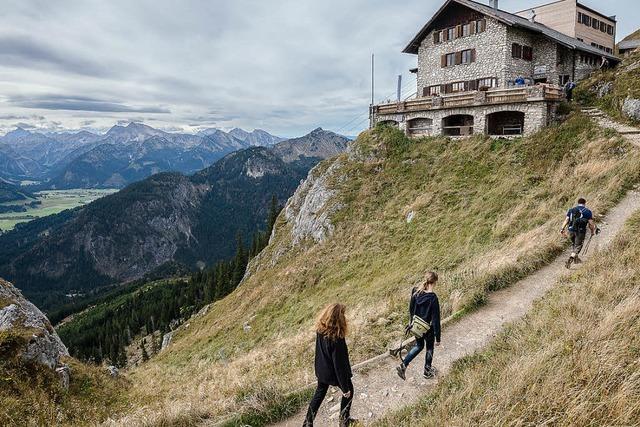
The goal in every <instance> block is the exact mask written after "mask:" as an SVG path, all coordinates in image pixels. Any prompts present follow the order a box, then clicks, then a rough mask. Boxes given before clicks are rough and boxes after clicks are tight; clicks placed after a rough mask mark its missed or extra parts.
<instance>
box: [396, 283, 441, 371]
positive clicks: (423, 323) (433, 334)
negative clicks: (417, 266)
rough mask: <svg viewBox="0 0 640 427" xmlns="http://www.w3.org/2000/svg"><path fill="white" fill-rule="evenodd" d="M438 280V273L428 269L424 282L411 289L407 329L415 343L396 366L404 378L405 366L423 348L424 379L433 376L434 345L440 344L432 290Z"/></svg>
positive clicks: (436, 302) (437, 310)
mask: <svg viewBox="0 0 640 427" xmlns="http://www.w3.org/2000/svg"><path fill="white" fill-rule="evenodd" d="M437 282H438V274H437V273H435V272H433V271H430V272H428V273H427V274H426V275H425V278H424V282H422V284H420V286H418V287H415V288H413V289H412V291H411V301H410V303H409V318H410V319H411V320H410V322H411V323H410V324H409V325H408V326H407V331H408V332H410V333H411V334H413V335H414V336H415V337H416V344H415V345H414V346H413V348H412V349H411V350H410V351H409V353H407V356H406V357H405V358H404V359H403V360H402V363H400V366H398V367H397V368H396V371H397V372H398V376H399V377H400V378H402V379H403V380H406V371H407V366H409V363H411V361H412V360H413V359H415V357H416V356H417V355H418V354H419V353H420V352H421V351H422V350H423V349H424V348H425V346H426V348H427V353H426V354H425V360H424V374H423V376H424V377H425V378H426V379H431V378H434V377H435V374H436V372H435V369H434V368H433V367H432V366H431V362H432V361H433V351H434V346H438V345H440V302H439V301H438V296H437V295H436V294H435V292H434V291H433V288H434V286H435V285H436V283H437Z"/></svg>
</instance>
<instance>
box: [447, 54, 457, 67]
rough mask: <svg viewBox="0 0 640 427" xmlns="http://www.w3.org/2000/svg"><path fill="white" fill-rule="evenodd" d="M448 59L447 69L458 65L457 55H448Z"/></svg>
mask: <svg viewBox="0 0 640 427" xmlns="http://www.w3.org/2000/svg"><path fill="white" fill-rule="evenodd" d="M446 57H447V62H446V66H447V67H452V66H454V65H455V64H456V54H455V53H447V55H446Z"/></svg>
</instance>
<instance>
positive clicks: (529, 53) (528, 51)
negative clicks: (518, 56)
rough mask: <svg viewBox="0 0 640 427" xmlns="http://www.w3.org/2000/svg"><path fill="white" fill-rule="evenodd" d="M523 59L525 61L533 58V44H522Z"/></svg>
mask: <svg viewBox="0 0 640 427" xmlns="http://www.w3.org/2000/svg"><path fill="white" fill-rule="evenodd" d="M522 59H524V60H525V61H532V60H533V49H532V48H531V46H522Z"/></svg>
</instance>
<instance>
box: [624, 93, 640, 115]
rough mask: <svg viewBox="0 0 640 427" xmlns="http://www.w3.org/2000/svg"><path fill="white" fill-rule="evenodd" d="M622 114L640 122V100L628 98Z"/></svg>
mask: <svg viewBox="0 0 640 427" xmlns="http://www.w3.org/2000/svg"><path fill="white" fill-rule="evenodd" d="M622 112H623V113H624V114H625V115H626V116H627V117H630V118H632V119H634V120H640V99H635V98H627V99H625V100H624V104H622Z"/></svg>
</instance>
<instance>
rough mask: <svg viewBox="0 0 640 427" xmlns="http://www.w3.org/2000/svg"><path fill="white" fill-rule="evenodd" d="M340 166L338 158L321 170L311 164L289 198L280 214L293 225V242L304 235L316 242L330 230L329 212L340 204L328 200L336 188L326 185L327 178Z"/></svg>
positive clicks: (331, 231) (338, 207)
mask: <svg viewBox="0 0 640 427" xmlns="http://www.w3.org/2000/svg"><path fill="white" fill-rule="evenodd" d="M340 166H341V162H340V160H336V161H334V162H333V163H332V164H331V166H329V168H328V169H327V170H326V171H325V172H324V173H321V172H320V171H319V169H318V167H315V168H314V169H312V170H311V172H310V173H309V176H308V177H307V179H306V180H305V181H303V182H302V184H300V186H299V187H298V189H297V190H296V192H295V193H294V195H293V196H292V197H291V198H290V199H289V201H288V203H287V205H286V207H285V208H284V215H285V219H286V221H287V222H289V223H291V224H292V225H293V227H292V231H291V239H292V243H293V244H294V245H296V244H298V243H300V242H302V241H303V240H305V239H307V238H311V239H313V240H314V241H315V242H316V243H319V242H323V241H325V240H326V239H327V238H328V237H329V236H331V234H332V233H333V230H334V226H333V224H332V223H331V215H332V214H334V213H335V212H336V211H338V210H339V209H340V208H341V206H340V205H339V204H333V205H332V204H330V201H331V199H332V198H333V196H335V194H336V190H334V189H332V188H330V186H329V179H330V177H332V176H333V174H334V173H335V172H336V171H337V170H338V169H339V168H340Z"/></svg>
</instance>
